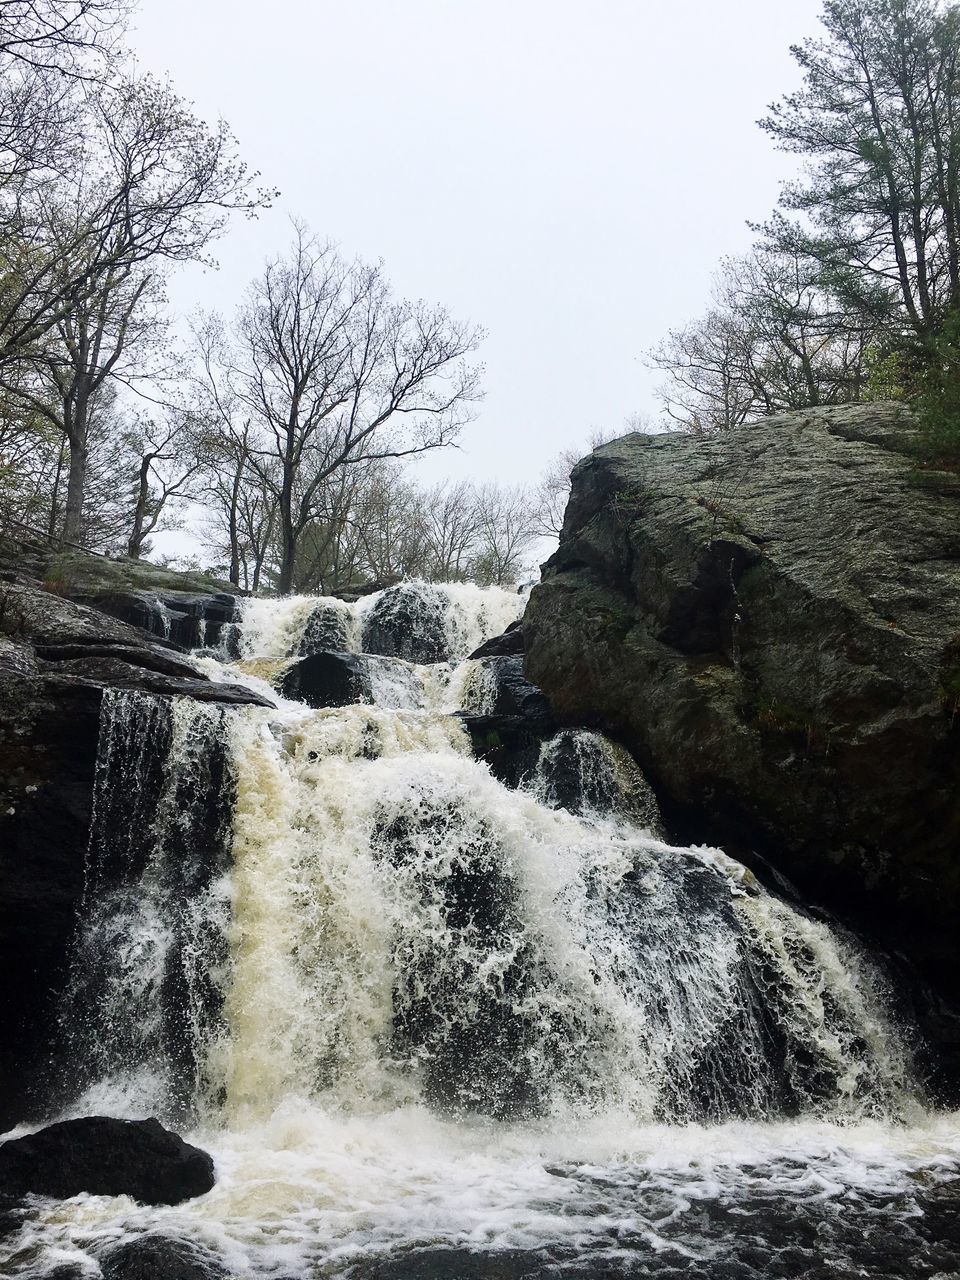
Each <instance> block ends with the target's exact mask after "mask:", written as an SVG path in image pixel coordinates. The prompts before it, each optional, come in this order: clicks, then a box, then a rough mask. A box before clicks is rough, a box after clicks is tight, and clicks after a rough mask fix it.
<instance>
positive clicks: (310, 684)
mask: <svg viewBox="0 0 960 1280" xmlns="http://www.w3.org/2000/svg"><path fill="white" fill-rule="evenodd" d="M280 693H281V695H282V696H283V697H284V698H290V699H292V700H293V701H295V702H305V703H306V704H307V706H308V707H345V706H349V705H350V704H351V703H354V702H372V701H373V694H372V692H371V689H370V675H369V672H368V671H367V667H366V664H365V663H364V661H363V658H362V657H359V656H358V655H357V654H355V653H311V654H310V655H309V656H308V657H306V658H299V659H298V660H297V661H296V662H294V663H293V664H292V666H289V667H287V668H286V669H285V670H284V673H283V678H282V679H281V681H280Z"/></svg>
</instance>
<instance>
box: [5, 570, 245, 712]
mask: <svg viewBox="0 0 960 1280" xmlns="http://www.w3.org/2000/svg"><path fill="white" fill-rule="evenodd" d="M0 636H5V638H6V641H7V644H8V646H9V648H10V649H19V650H21V653H22V654H23V653H25V654H26V655H27V656H25V657H24V656H21V657H20V658H18V659H17V662H18V663H19V666H20V668H21V669H24V663H26V664H27V666H29V667H30V668H31V670H33V671H35V672H36V673H37V674H39V675H41V676H44V675H46V676H49V677H51V678H52V679H53V680H54V681H55V682H57V683H59V682H60V681H62V680H64V679H73V680H82V681H88V682H90V683H92V684H94V685H97V686H107V685H114V686H118V687H121V688H129V689H142V690H143V691H144V692H146V693H164V694H179V695H182V696H185V697H192V698H198V699H200V700H202V701H208V702H225V703H234V704H243V703H246V704H252V705H255V706H269V705H270V703H269V702H268V701H267V700H266V699H265V698H262V697H261V696H260V695H259V694H256V693H254V692H253V691H252V690H250V689H248V688H246V687H245V686H242V685H230V684H221V683H219V682H217V681H214V680H210V679H209V678H208V677H207V676H206V675H204V674H203V672H202V671H200V670H199V669H198V668H197V667H195V666H194V665H193V664H192V663H191V662H190V661H188V660H187V659H185V658H181V657H178V656H177V655H176V654H175V653H173V652H172V651H171V646H170V645H168V644H167V643H166V642H163V641H154V640H148V639H146V638H145V637H144V635H143V633H142V632H141V631H139V630H137V629H136V628H134V627H133V626H130V625H128V624H127V623H124V622H120V621H115V620H114V619H112V618H109V617H107V616H106V615H105V614H103V613H101V612H99V610H97V609H95V608H93V607H91V606H88V605H82V604H76V603H75V602H74V601H71V600H65V599H63V598H62V597H61V596H58V595H56V594H52V593H50V592H47V591H42V590H39V589H37V588H35V587H30V586H26V585H24V584H21V583H11V584H9V585H4V586H3V587H2V588H0ZM11 660H12V659H11ZM7 665H9V662H8V664H7Z"/></svg>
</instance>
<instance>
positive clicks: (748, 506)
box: [523, 404, 960, 1004]
mask: <svg viewBox="0 0 960 1280" xmlns="http://www.w3.org/2000/svg"><path fill="white" fill-rule="evenodd" d="M912 432H913V427H912V423H911V421H910V419H909V417H907V416H905V414H904V412H903V411H902V409H901V408H900V407H899V406H891V405H883V404H872V405H861V406H849V407H844V408H838V409H830V410H826V409H825V410H811V411H809V412H804V413H797V414H791V415H786V416H784V417H782V418H777V419H767V420H765V421H763V422H760V423H757V424H754V425H751V426H746V427H743V428H740V429H738V430H737V431H735V432H730V433H727V434H725V435H724V436H723V437H718V438H716V439H709V440H697V439H694V438H693V437H690V436H686V435H676V434H671V435H656V436H643V435H632V436H628V437H626V438H625V439H623V440H620V441H615V442H613V443H612V444H609V445H605V446H603V447H602V448H600V449H598V450H596V451H595V452H594V453H593V454H592V455H591V456H590V457H589V458H587V459H585V460H584V461H583V462H581V463H580V464H579V465H578V466H577V467H576V468H575V470H574V474H573V489H572V494H571V499H570V503H569V506H568V508H567V514H566V519H565V522H564V529H563V535H562V538H561V541H560V547H559V549H558V551H557V553H556V554H555V555H554V556H553V557H552V558H551V560H550V561H549V562H548V563H547V565H546V566H545V570H544V580H543V582H542V584H541V585H539V586H537V587H536V588H535V589H534V591H533V593H532V596H531V599H530V603H529V606H528V609H527V612H526V615H525V617H524V623H523V629H524V636H525V639H526V645H527V655H526V671H527V674H528V676H529V677H530V678H531V679H532V680H534V681H536V682H537V683H538V684H539V685H541V686H542V688H543V689H544V691H545V693H546V694H547V696H548V697H549V698H550V702H551V704H552V706H553V708H554V710H555V711H556V713H557V716H558V718H559V719H560V720H561V721H562V722H564V723H566V724H587V725H591V726H595V727H598V728H602V729H604V730H606V731H607V732H609V733H610V734H611V735H612V736H614V737H616V738H618V739H619V740H620V741H622V742H624V743H625V745H626V746H627V747H628V748H629V749H630V750H631V751H632V753H633V754H634V755H635V756H636V758H637V760H638V762H639V764H640V765H641V767H642V768H643V770H644V772H645V773H646V774H647V776H648V777H649V778H650V779H651V781H652V782H653V784H654V786H655V788H656V790H657V792H658V795H659V798H660V800H661V803H662V804H663V805H664V806H665V809H666V811H667V812H666V816H667V820H668V822H670V824H671V825H672V826H674V827H676V828H677V829H678V830H679V832H680V833H681V834H682V835H684V836H685V837H686V838H688V839H696V840H709V841H710V842H712V843H716V842H721V843H724V844H725V845H726V846H727V847H728V849H730V851H731V852H739V851H741V850H743V849H748V850H749V849H751V848H753V849H756V850H757V851H759V852H760V853H762V854H763V855H764V856H766V857H767V858H768V859H769V860H770V862H771V863H772V864H773V866H774V867H776V868H777V869H778V870H780V871H781V872H783V873H784V874H786V875H788V876H789V877H790V878H791V879H792V880H793V881H794V883H796V884H797V885H798V886H799V888H800V889H801V891H802V892H803V893H804V894H805V895H806V896H807V898H808V900H809V899H813V900H814V901H819V902H820V903H821V904H823V905H825V906H827V907H828V908H829V909H830V910H831V911H833V912H834V913H836V914H838V915H840V916H841V917H842V918H844V919H846V920H848V921H851V922H852V923H854V924H855V925H857V926H859V927H861V928H866V929H867V930H868V931H869V932H871V933H873V934H874V935H875V936H877V937H878V938H879V940H880V941H881V942H882V943H883V944H884V945H885V946H886V947H887V948H888V949H892V950H898V951H900V952H903V953H904V954H906V955H907V956H908V957H910V958H911V959H912V960H913V961H914V962H916V963H917V964H918V965H919V966H920V968H921V970H922V972H923V973H924V974H925V975H926V977H927V978H928V979H929V981H930V983H931V984H932V986H933V987H934V988H936V989H938V990H939V991H940V993H941V995H942V996H943V997H944V998H945V999H947V1000H948V1002H952V1003H953V1004H956V1002H957V1001H958V999H960V963H958V961H960V934H958V932H957V930H956V917H957V911H958V908H960V860H958V858H957V848H958V847H960V714H958V710H960V503H958V500H957V498H958V494H957V488H958V486H957V485H956V484H952V485H951V484H948V483H946V482H945V483H943V484H940V483H939V482H938V481H937V476H936V475H932V476H931V475H926V476H924V475H922V474H921V475H918V474H917V472H916V470H915V465H914V464H913V463H912V462H911V460H910V441H911V438H912ZM948 479H949V478H948ZM953 479H954V480H955V477H954V478H953Z"/></svg>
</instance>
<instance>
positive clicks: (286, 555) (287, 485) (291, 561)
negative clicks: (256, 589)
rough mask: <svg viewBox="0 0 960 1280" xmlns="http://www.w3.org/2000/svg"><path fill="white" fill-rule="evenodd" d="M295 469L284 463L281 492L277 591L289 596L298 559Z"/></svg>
mask: <svg viewBox="0 0 960 1280" xmlns="http://www.w3.org/2000/svg"><path fill="white" fill-rule="evenodd" d="M293 478H294V473H293V467H292V466H291V465H289V464H288V463H287V462H286V460H285V461H284V468H283V485H282V487H281V490H280V576H279V580H278V582H277V590H278V592H279V594H280V595H282V596H286V595H289V594H290V592H291V591H292V590H293V573H294V567H295V562H296V558H297V535H296V533H295V532H294V528H293Z"/></svg>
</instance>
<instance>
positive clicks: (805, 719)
mask: <svg viewBox="0 0 960 1280" xmlns="http://www.w3.org/2000/svg"><path fill="white" fill-rule="evenodd" d="M753 722H754V724H755V725H756V727H757V729H758V730H759V732H760V734H761V735H762V736H764V737H765V738H767V739H768V740H769V739H773V740H777V741H780V742H783V743H785V744H789V745H790V746H791V747H794V748H797V749H799V750H801V751H803V753H804V754H805V755H810V756H813V755H826V751H827V742H826V739H825V738H824V735H823V732H822V730H821V728H820V726H819V725H818V723H817V719H816V717H815V715H814V714H813V712H811V711H808V710H807V709H806V708H804V707H799V706H796V705H795V704H793V703H790V702H784V701H783V700H782V699H780V698H776V697H773V696H771V695H768V694H761V696H760V698H759V699H758V700H757V704H756V707H755V709H754V713H753Z"/></svg>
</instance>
